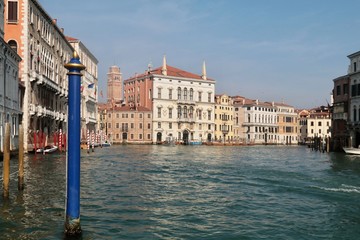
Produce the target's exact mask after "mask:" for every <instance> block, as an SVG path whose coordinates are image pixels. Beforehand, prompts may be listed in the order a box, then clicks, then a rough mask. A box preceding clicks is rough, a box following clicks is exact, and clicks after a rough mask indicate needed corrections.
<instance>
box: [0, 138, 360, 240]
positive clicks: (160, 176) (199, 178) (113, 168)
mask: <svg viewBox="0 0 360 240" xmlns="http://www.w3.org/2000/svg"><path fill="white" fill-rule="evenodd" d="M0 169H1V172H2V164H1V167H0ZM65 169H66V156H65V155H59V154H54V155H45V156H44V155H27V156H26V162H25V171H26V174H25V183H26V186H25V190H24V191H23V192H18V191H17V175H16V170H17V159H12V160H11V172H12V173H14V174H12V175H11V185H10V187H11V189H10V198H9V199H8V200H4V199H3V198H1V197H0V239H67V238H66V237H65V236H64V235H63V225H64V213H65V212H64V211H65V210H64V206H65V182H66V179H65V171H66V170H65ZM359 199H360V157H356V156H355V157H354V156H347V155H345V154H341V153H338V154H335V153H329V154H328V153H319V152H313V151H311V149H309V148H306V147H302V146H295V147H285V146H281V147H279V146H252V147H239V146H234V147H218V146H217V147H210V146H175V147H168V146H153V145H149V146H129V145H128V146H111V147H109V148H96V149H95V152H94V153H90V154H88V153H87V152H86V151H83V152H82V157H81V210H80V213H81V227H82V230H83V234H82V236H81V237H79V238H75V239H96V240H97V239H277V240H278V239H360V200H359ZM72 239H74V238H72Z"/></svg>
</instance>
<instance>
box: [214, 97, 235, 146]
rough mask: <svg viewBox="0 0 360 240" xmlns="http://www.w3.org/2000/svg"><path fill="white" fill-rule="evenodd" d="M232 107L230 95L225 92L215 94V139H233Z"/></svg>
mask: <svg viewBox="0 0 360 240" xmlns="http://www.w3.org/2000/svg"><path fill="white" fill-rule="evenodd" d="M233 116H234V108H233V101H232V99H231V97H229V96H228V95H226V94H222V95H216V96H215V116H214V118H215V137H214V140H215V141H220V142H226V141H227V142H232V141H234V140H235V139H234V128H233V127H234V119H233Z"/></svg>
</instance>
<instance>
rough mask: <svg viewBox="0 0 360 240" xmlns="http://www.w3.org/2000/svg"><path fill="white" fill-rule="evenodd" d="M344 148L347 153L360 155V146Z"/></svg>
mask: <svg viewBox="0 0 360 240" xmlns="http://www.w3.org/2000/svg"><path fill="white" fill-rule="evenodd" d="M343 150H344V152H345V153H346V154H353V155H360V148H354V147H350V148H345V147H344V148H343Z"/></svg>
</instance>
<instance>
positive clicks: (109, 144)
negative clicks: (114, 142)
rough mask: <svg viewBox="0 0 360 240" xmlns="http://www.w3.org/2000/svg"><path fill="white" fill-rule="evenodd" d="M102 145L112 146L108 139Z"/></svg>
mask: <svg viewBox="0 0 360 240" xmlns="http://www.w3.org/2000/svg"><path fill="white" fill-rule="evenodd" d="M101 146H103V147H110V146H111V143H109V142H108V141H106V142H103V143H101Z"/></svg>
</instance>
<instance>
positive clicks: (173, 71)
mask: <svg viewBox="0 0 360 240" xmlns="http://www.w3.org/2000/svg"><path fill="white" fill-rule="evenodd" d="M166 72H167V76H168V77H169V76H170V77H182V78H193V79H197V80H203V79H202V77H201V75H197V74H194V73H191V72H187V71H184V70H181V69H179V68H175V67H172V66H169V65H166ZM149 74H154V75H163V74H162V67H158V68H155V69H152V70H150V72H146V73H143V74H139V75H136V76H134V77H131V78H129V79H127V80H125V81H128V80H132V79H136V78H142V77H145V76H147V75H149ZM164 77H166V76H164ZM207 80H210V81H214V80H213V79H211V78H207Z"/></svg>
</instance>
